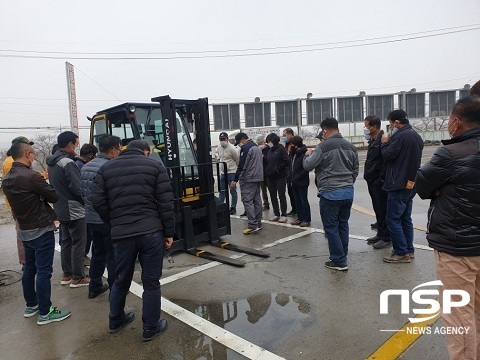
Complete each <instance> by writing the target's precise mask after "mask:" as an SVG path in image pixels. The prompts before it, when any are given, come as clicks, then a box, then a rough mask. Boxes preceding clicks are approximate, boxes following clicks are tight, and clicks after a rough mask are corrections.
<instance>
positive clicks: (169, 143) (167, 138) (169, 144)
mask: <svg viewBox="0 0 480 360" xmlns="http://www.w3.org/2000/svg"><path fill="white" fill-rule="evenodd" d="M164 122H165V144H166V147H167V159H168V161H173V157H174V156H173V151H172V139H171V137H170V134H171V131H170V120H168V118H165V119H164Z"/></svg>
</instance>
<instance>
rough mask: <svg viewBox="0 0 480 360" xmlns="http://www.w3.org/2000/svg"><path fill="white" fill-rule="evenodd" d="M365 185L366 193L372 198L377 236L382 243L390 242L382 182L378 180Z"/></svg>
mask: <svg viewBox="0 0 480 360" xmlns="http://www.w3.org/2000/svg"><path fill="white" fill-rule="evenodd" d="M367 185H368V193H369V194H370V197H371V198H372V205H373V211H375V216H376V218H377V224H378V229H377V236H378V237H380V238H381V239H382V240H384V241H390V233H389V232H388V228H387V223H386V214H387V196H388V193H387V192H386V191H384V190H382V187H383V182H382V181H381V180H380V179H375V180H371V181H367Z"/></svg>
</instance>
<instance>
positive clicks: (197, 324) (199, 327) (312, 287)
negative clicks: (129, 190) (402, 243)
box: [0, 147, 448, 360]
mask: <svg viewBox="0 0 480 360" xmlns="http://www.w3.org/2000/svg"><path fill="white" fill-rule="evenodd" d="M433 151H434V148H430V147H427V148H425V150H424V161H427V160H428V159H429V158H430V157H431V154H432V153H433ZM364 158H365V152H362V151H361V152H360V159H361V164H362V163H363V160H364ZM362 170H363V168H361V171H362ZM361 176H362V175H360V177H359V179H358V181H357V183H356V185H355V200H354V204H355V205H357V207H358V209H359V210H360V211H357V210H353V211H352V215H351V220H350V234H351V239H350V246H349V257H348V260H349V271H348V272H345V273H344V272H337V271H332V270H329V269H326V268H325V267H324V265H323V264H324V262H325V261H327V260H328V248H327V244H326V240H325V238H324V235H323V233H322V224H321V221H320V216H319V210H318V199H317V197H316V190H315V187H314V186H313V181H312V182H311V185H310V192H309V199H310V205H311V208H312V216H313V220H312V226H311V228H308V229H301V228H299V227H292V226H289V225H286V226H285V225H280V224H274V223H269V222H265V224H264V228H263V230H262V231H261V232H260V233H259V234H256V235H250V236H244V235H243V234H242V233H241V230H242V229H243V228H245V227H246V220H244V219H240V218H239V217H238V216H233V217H232V218H231V219H232V235H230V236H226V237H225V238H224V240H226V241H231V242H232V243H235V244H239V245H245V246H251V247H255V248H264V249H265V251H267V252H269V253H270V257H269V258H266V259H262V258H257V257H254V256H249V255H244V256H242V255H239V254H237V253H233V252H231V251H227V250H223V249H217V248H212V247H211V246H208V245H206V246H205V247H204V248H205V249H208V250H209V251H212V252H218V253H221V254H223V255H226V256H242V259H243V260H245V261H246V265H245V266H244V267H243V268H236V267H232V266H228V265H224V264H219V263H212V262H210V261H208V260H204V259H201V258H196V257H193V256H191V255H187V254H182V253H180V254H175V255H174V256H173V258H174V263H168V262H167V260H166V259H165V260H164V274H163V277H162V295H163V297H164V299H165V300H164V301H163V303H162V309H163V312H162V317H164V318H166V319H167V320H168V321H169V329H168V331H167V332H165V333H164V334H162V335H160V336H159V337H158V338H156V339H154V340H153V341H151V342H148V343H142V342H141V335H142V322H141V278H140V274H141V270H140V267H139V266H137V269H136V272H135V275H134V279H133V281H134V283H133V284H132V288H131V291H132V293H130V294H129V295H128V297H127V308H128V309H131V310H134V311H135V314H136V319H135V320H134V321H133V323H132V324H131V325H128V326H127V327H126V328H125V329H124V330H122V331H121V332H119V333H118V334H114V335H112V334H109V333H108V292H107V293H105V294H102V295H100V296H99V297H97V298H96V299H93V300H89V299H88V298H87V293H88V289H87V288H78V289H71V288H69V287H65V286H61V285H60V277H61V267H60V256H59V253H56V254H55V259H54V273H53V276H52V302H53V304H54V306H57V307H58V308H60V309H68V310H70V311H71V312H72V315H71V317H70V318H69V319H67V320H65V321H62V322H59V323H53V324H48V325H45V326H38V325H36V322H35V319H36V317H33V318H30V319H25V318H24V317H23V310H24V306H25V304H24V301H23V296H22V289H21V282H20V281H18V280H20V267H19V265H18V264H17V256H16V245H15V240H14V239H15V229H14V226H13V225H12V224H8V225H2V226H0V271H2V273H0V276H1V277H0V279H1V280H0V283H2V282H3V284H2V286H0V328H1V329H2V330H1V335H0V359H2V360H3V359H26V358H32V357H34V358H35V359H38V360H42V359H89V360H91V359H218V360H222V359H229V360H231V359H279V358H285V359H365V358H368V357H369V356H370V355H371V354H372V353H373V352H374V351H375V350H376V349H378V348H379V347H380V346H382V344H383V343H384V342H385V341H386V340H387V339H388V338H389V337H390V336H391V335H392V334H391V333H387V332H381V331H380V330H381V329H400V328H402V326H404V325H405V324H406V323H407V322H408V315H402V314H400V311H399V310H398V309H399V301H396V300H395V299H392V304H391V307H390V308H391V309H392V311H391V312H390V314H388V315H380V314H379V296H380V293H381V292H382V291H384V290H387V289H412V288H413V287H415V286H417V285H419V284H421V283H424V282H427V281H432V280H435V279H436V276H435V267H434V259H433V252H432V251H431V250H428V249H424V247H425V245H427V242H426V240H425V233H424V232H422V231H420V230H415V244H417V245H420V246H419V248H417V250H416V253H415V254H416V257H415V259H414V260H413V261H412V263H410V264H387V263H384V262H383V261H382V257H383V256H385V255H387V254H388V253H389V251H390V249H382V250H374V249H373V248H372V247H371V246H369V245H367V243H366V241H365V238H366V237H370V236H373V235H374V234H375V233H374V232H373V231H372V230H371V229H370V224H371V223H372V222H374V218H373V217H372V216H371V215H369V214H368V213H366V212H368V211H371V210H372V206H371V202H370V197H369V195H368V191H367V189H366V184H365V181H364V180H363V179H361ZM312 179H313V174H312ZM362 209H366V210H367V211H366V212H365V211H363V210H362ZM427 209H428V201H422V200H420V199H419V198H418V197H416V198H415V199H414V211H413V219H414V223H415V225H418V226H420V227H422V226H423V227H424V226H426V211H427ZM362 211H363V212H362ZM242 212H243V208H242V206H241V202H239V206H238V207H237V213H238V214H240V213H242ZM271 216H273V213H272V211H271V210H270V211H267V212H264V219H268V218H269V217H271ZM395 309H397V311H395ZM439 324H441V321H438V322H437V324H436V326H438V325H439ZM401 358H402V359H436V360H438V359H447V358H448V355H447V352H446V345H445V341H444V338H443V336H442V335H434V334H432V335H424V336H422V337H420V339H419V340H418V341H417V342H415V343H414V344H413V346H412V347H410V348H409V349H408V350H406V351H405V352H404V354H403V355H402V356H401Z"/></svg>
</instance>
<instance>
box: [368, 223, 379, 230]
mask: <svg viewBox="0 0 480 360" xmlns="http://www.w3.org/2000/svg"><path fill="white" fill-rule="evenodd" d="M370 227H371V228H372V229H378V224H377V223H374V224H370Z"/></svg>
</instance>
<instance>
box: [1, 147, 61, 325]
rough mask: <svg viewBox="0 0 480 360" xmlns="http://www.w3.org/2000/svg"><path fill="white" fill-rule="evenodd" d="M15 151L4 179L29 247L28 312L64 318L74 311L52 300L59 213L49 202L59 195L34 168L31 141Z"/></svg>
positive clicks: (41, 319) (44, 319)
mask: <svg viewBox="0 0 480 360" xmlns="http://www.w3.org/2000/svg"><path fill="white" fill-rule="evenodd" d="M11 154H12V157H13V160H14V162H13V165H12V169H11V170H10V172H9V173H8V174H7V176H5V178H4V179H3V189H4V191H5V195H7V196H8V199H9V200H10V205H11V207H12V212H13V213H14V215H15V218H16V219H17V221H18V233H17V234H18V237H19V238H20V239H21V240H22V241H23V246H24V248H25V270H24V271H23V275H22V287H23V296H24V298H25V301H26V303H27V307H26V308H25V312H24V316H25V317H32V316H34V315H35V314H37V313H38V312H40V314H39V315H38V318H37V324H38V325H45V324H49V323H51V322H55V321H62V320H64V319H66V318H68V317H69V316H70V312H69V311H60V310H57V309H56V308H55V307H53V306H52V302H51V301H50V295H51V283H50V279H51V277H52V271H53V254H54V252H55V237H54V235H53V231H54V230H55V225H54V224H53V221H54V220H55V217H56V216H55V212H54V211H53V210H52V208H51V207H50V205H49V204H48V203H49V202H51V203H55V202H57V200H58V195H57V193H56V192H55V190H54V189H53V188H52V187H51V186H50V185H49V184H48V183H47V182H46V181H45V180H44V179H43V177H42V175H40V173H38V172H36V171H33V170H31V169H30V168H31V166H32V164H33V162H34V161H35V150H34V149H33V147H32V146H31V145H30V144H29V143H28V142H23V141H20V142H16V143H15V144H13V145H12V148H11ZM35 275H36V276H37V279H36V283H35ZM35 285H36V286H35Z"/></svg>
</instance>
